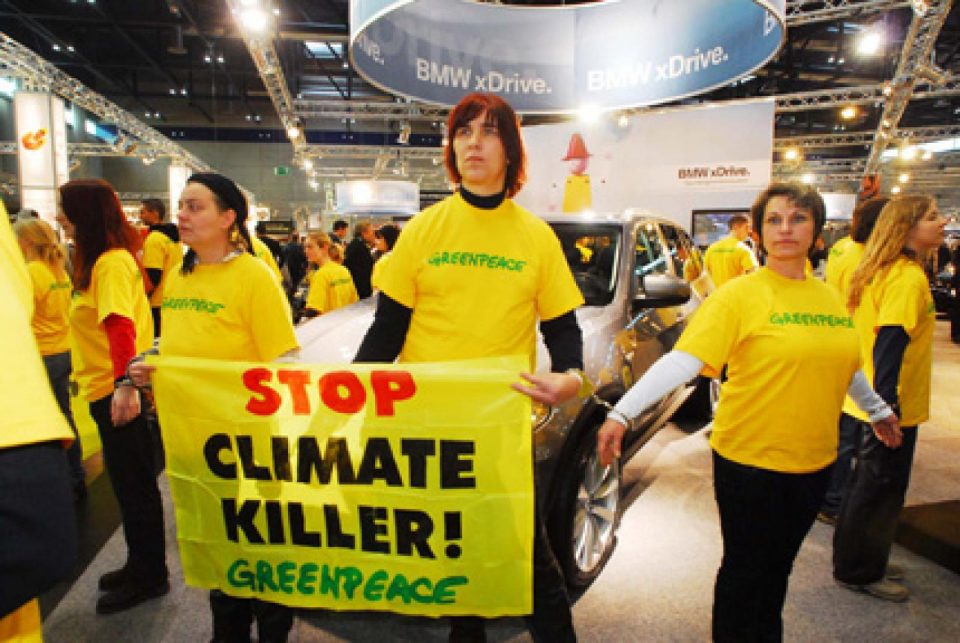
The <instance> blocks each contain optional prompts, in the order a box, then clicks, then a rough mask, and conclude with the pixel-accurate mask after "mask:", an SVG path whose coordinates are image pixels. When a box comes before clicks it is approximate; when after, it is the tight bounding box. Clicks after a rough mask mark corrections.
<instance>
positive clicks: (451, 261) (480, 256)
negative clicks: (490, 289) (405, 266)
mask: <svg viewBox="0 0 960 643" xmlns="http://www.w3.org/2000/svg"><path fill="white" fill-rule="evenodd" d="M427 263H428V264H430V265H431V266H443V265H450V266H456V265H459V266H471V267H472V266H476V267H478V268H493V269H495V270H512V271H514V272H523V269H524V267H525V266H526V265H527V262H526V261H523V260H521V259H511V258H510V257H501V256H500V255H488V254H487V253H485V252H460V251H454V252H447V251H440V252H435V253H433V256H432V257H430V258H429V259H427Z"/></svg>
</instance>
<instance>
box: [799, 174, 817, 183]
mask: <svg viewBox="0 0 960 643" xmlns="http://www.w3.org/2000/svg"><path fill="white" fill-rule="evenodd" d="M800 180H801V181H802V182H804V183H806V184H807V185H810V184H811V183H813V182H814V181H816V180H817V177H815V176H814V175H813V174H811V173H809V172H807V173H806V174H804V175H803V176H801V177H800Z"/></svg>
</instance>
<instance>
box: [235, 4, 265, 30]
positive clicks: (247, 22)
mask: <svg viewBox="0 0 960 643" xmlns="http://www.w3.org/2000/svg"><path fill="white" fill-rule="evenodd" d="M268 21H269V17H268V16H267V12H265V11H264V10H263V9H260V8H259V7H249V8H245V9H242V10H241V11H240V24H242V25H243V26H244V28H245V29H247V30H249V31H251V32H253V33H263V32H264V31H266V30H267V22H268Z"/></svg>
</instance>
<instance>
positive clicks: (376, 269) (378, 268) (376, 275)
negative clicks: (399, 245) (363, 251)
mask: <svg viewBox="0 0 960 643" xmlns="http://www.w3.org/2000/svg"><path fill="white" fill-rule="evenodd" d="M392 254H393V251H392V250H391V251H390V252H388V253H387V254H385V255H382V256H381V257H380V258H379V259H377V263H375V264H373V273H372V274H371V275H370V286H371V287H373V289H374V290H380V277H381V276H382V274H383V269H384V268H385V267H386V265H387V260H389V259H390V255H392Z"/></svg>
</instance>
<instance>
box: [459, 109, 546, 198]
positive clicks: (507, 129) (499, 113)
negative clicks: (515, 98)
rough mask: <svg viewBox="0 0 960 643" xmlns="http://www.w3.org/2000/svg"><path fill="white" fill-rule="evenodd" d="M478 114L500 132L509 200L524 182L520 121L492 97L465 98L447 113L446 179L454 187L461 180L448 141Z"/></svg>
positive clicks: (524, 168) (525, 173)
mask: <svg viewBox="0 0 960 643" xmlns="http://www.w3.org/2000/svg"><path fill="white" fill-rule="evenodd" d="M481 114H485V115H486V121H487V122H488V123H494V124H495V125H496V126H497V130H498V131H499V132H500V141H501V142H502V143H503V150H504V155H505V156H506V158H507V174H506V177H505V179H504V188H506V191H507V196H508V197H512V196H513V195H515V194H516V193H517V192H519V191H520V188H522V187H523V184H524V183H526V182H527V169H526V166H527V153H526V150H524V147H523V139H522V138H521V137H520V119H519V118H517V113H516V112H514V111H513V108H512V107H510V105H509V104H508V103H507V102H506V101H505V100H503V99H502V98H500V97H499V96H497V95H495V94H480V93H474V94H468V95H466V96H464V97H463V99H462V100H461V101H460V102H459V103H457V106H456V107H454V108H453V110H452V111H451V112H450V116H449V118H448V119H447V132H448V136H449V137H450V139H451V141H450V142H449V143H448V144H447V149H446V150H445V151H444V153H443V161H444V165H445V166H446V168H447V175H448V176H449V177H450V180H451V181H453V182H454V183H457V184H459V183H460V182H461V181H462V180H463V177H462V176H460V171H459V170H458V169H457V157H456V153H455V152H454V150H453V142H452V139H453V137H454V136H455V135H456V132H457V130H458V129H460V128H461V127H463V126H464V125H467V124H468V123H469V122H470V121H472V120H473V119H475V118H476V117H477V116H480V115H481Z"/></svg>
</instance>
